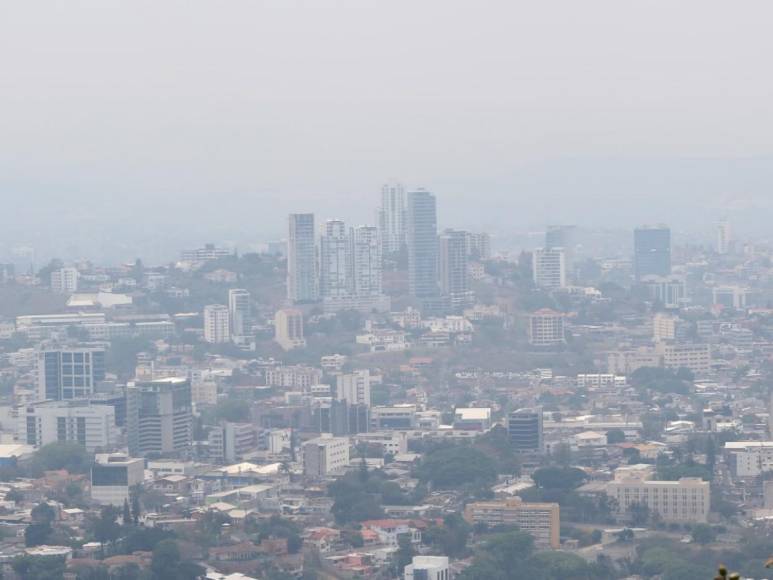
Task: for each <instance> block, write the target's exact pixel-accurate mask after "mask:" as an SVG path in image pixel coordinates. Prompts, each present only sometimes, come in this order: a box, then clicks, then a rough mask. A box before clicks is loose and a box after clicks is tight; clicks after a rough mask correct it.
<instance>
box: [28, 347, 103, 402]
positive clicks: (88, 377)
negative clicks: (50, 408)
mask: <svg viewBox="0 0 773 580" xmlns="http://www.w3.org/2000/svg"><path fill="white" fill-rule="evenodd" d="M37 371H38V396H39V397H40V398H41V399H47V400H52V401H60V400H69V399H80V398H84V397H90V396H91V395H93V394H94V390H95V388H96V386H97V384H98V383H99V382H100V381H104V380H105V349H104V348H86V347H84V348H67V349H56V350H43V351H41V352H39V353H38V361H37Z"/></svg>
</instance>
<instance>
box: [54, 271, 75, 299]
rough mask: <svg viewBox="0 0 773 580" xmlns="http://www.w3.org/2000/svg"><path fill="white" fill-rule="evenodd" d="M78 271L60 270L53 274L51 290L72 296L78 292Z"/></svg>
mask: <svg viewBox="0 0 773 580" xmlns="http://www.w3.org/2000/svg"><path fill="white" fill-rule="evenodd" d="M78 276H79V274H78V270H77V269H76V268H59V269H58V270H54V271H53V272H51V290H52V291H54V292H58V293H60V294H72V293H73V292H77V291H78Z"/></svg>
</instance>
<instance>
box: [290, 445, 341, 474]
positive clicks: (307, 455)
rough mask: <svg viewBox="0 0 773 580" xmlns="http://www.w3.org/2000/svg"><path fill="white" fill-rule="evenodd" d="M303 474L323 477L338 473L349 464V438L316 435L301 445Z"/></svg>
mask: <svg viewBox="0 0 773 580" xmlns="http://www.w3.org/2000/svg"><path fill="white" fill-rule="evenodd" d="M301 451H302V455H303V474H304V475H305V476H306V477H325V476H327V475H331V474H336V473H340V472H341V471H343V469H344V468H345V467H347V466H348V465H349V440H348V439H347V438H344V437H318V438H316V439H311V440H309V441H306V443H304V444H303V446H302V447H301Z"/></svg>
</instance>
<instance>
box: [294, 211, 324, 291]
mask: <svg viewBox="0 0 773 580" xmlns="http://www.w3.org/2000/svg"><path fill="white" fill-rule="evenodd" d="M289 226H290V230H289V239H288V242H287V298H288V300H290V301H291V302H294V303H295V302H315V301H316V300H317V299H318V297H319V288H318V284H317V248H316V243H315V237H316V233H315V231H314V214H311V213H294V214H290V218H289Z"/></svg>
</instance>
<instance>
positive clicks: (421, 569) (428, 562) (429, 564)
mask: <svg viewBox="0 0 773 580" xmlns="http://www.w3.org/2000/svg"><path fill="white" fill-rule="evenodd" d="M403 576H404V578H405V580H450V579H451V567H450V565H449V564H448V557H447V556H414V557H413V559H412V560H411V563H410V564H408V565H407V566H406V567H405V569H404V570H403Z"/></svg>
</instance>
